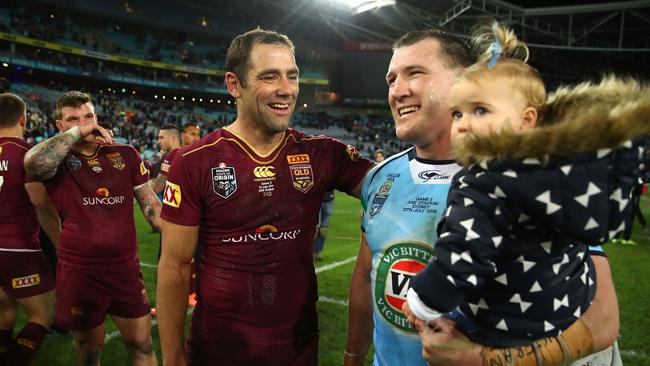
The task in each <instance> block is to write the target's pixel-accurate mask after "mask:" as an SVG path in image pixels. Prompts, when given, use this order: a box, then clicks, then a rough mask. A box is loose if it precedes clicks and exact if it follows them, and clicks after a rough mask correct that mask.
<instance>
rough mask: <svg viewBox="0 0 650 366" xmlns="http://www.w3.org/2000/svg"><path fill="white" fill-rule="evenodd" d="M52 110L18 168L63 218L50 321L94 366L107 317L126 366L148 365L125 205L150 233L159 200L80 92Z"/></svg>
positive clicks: (132, 155)
mask: <svg viewBox="0 0 650 366" xmlns="http://www.w3.org/2000/svg"><path fill="white" fill-rule="evenodd" d="M56 108H57V109H56V110H57V120H56V125H57V127H58V129H59V131H60V133H59V134H58V135H56V136H54V137H52V138H49V139H48V140H46V141H44V142H42V143H40V144H38V145H36V146H34V147H33V148H31V149H30V150H29V151H28V152H27V154H26V155H25V169H26V171H27V172H28V173H29V174H30V175H31V176H32V177H33V178H34V179H36V180H40V181H43V182H44V183H45V186H46V188H47V192H48V195H49V196H50V197H51V199H52V201H53V202H54V205H55V206H56V208H57V211H58V212H59V215H60V216H61V217H62V219H63V227H62V229H61V235H60V239H59V263H58V265H57V278H56V292H57V302H56V319H55V322H56V323H57V324H58V325H59V326H61V327H62V328H63V329H68V330H71V331H72V333H73V336H74V339H75V344H76V347H77V351H78V352H77V355H78V358H77V363H78V364H79V365H99V363H100V362H99V360H100V353H101V349H102V347H103V345H104V338H105V333H106V332H105V328H104V320H105V318H106V315H107V314H108V315H110V316H111V319H112V320H113V321H114V322H115V324H116V326H117V328H118V329H119V331H120V333H121V336H122V340H123V341H124V342H125V344H126V346H127V347H128V349H129V351H130V352H131V355H132V363H133V365H156V364H157V363H156V356H155V354H154V353H153V348H152V340H151V317H150V315H149V311H150V307H149V302H148V298H147V292H146V290H145V288H144V282H143V280H142V274H141V272H140V261H139V258H138V256H137V242H136V233H135V223H134V218H133V202H134V199H135V200H137V202H138V204H139V205H140V209H141V210H142V213H143V214H144V217H145V219H146V220H147V221H148V222H149V224H150V225H151V226H152V227H154V228H158V226H159V224H158V222H159V220H160V201H158V199H157V197H156V195H155V194H154V192H153V191H152V190H151V187H150V186H149V184H148V183H147V180H148V171H147V169H146V168H145V167H144V163H142V161H141V159H140V156H139V154H138V153H137V152H136V151H135V149H133V147H131V146H128V145H119V144H113V138H112V133H111V132H110V131H108V130H106V129H104V128H103V127H101V126H99V125H98V124H97V116H96V114H95V108H94V106H93V104H92V101H91V99H90V96H89V95H88V94H85V93H80V92H77V91H70V92H67V93H65V94H64V95H63V96H61V97H60V98H59V100H58V101H57V104H56Z"/></svg>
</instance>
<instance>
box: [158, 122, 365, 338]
mask: <svg viewBox="0 0 650 366" xmlns="http://www.w3.org/2000/svg"><path fill="white" fill-rule="evenodd" d="M372 164H373V163H372V162H370V161H368V160H365V159H363V158H360V157H359V154H358V152H357V151H356V150H355V149H354V148H353V147H351V146H347V145H345V144H343V143H341V142H339V141H337V140H334V139H331V138H328V137H325V136H310V135H305V134H303V133H301V132H298V131H295V130H293V129H289V130H288V132H287V133H286V134H285V136H284V138H283V140H282V142H281V143H280V144H279V146H278V147H277V148H276V149H274V150H273V151H272V152H271V153H270V154H268V155H267V156H260V155H259V154H257V153H256V152H255V150H254V149H252V148H251V147H250V146H248V145H247V144H246V143H245V142H244V141H243V140H241V139H240V138H238V137H237V136H235V135H234V134H232V133H231V132H229V131H226V130H224V129H219V130H217V131H215V132H213V133H211V134H209V135H208V136H206V137H204V138H202V139H201V140H200V141H199V142H197V143H195V144H193V145H191V146H189V147H185V148H182V149H181V151H180V152H179V154H178V156H177V157H176V159H175V160H174V162H173V163H172V167H171V169H170V172H169V176H168V178H167V186H166V187H165V191H164V198H163V203H165V204H164V205H163V210H162V215H161V216H162V217H163V218H164V219H165V220H168V221H170V222H173V223H176V224H180V225H188V226H195V225H200V232H199V239H198V240H199V243H200V245H201V246H202V250H203V262H202V263H203V264H202V267H201V271H200V272H199V280H198V288H199V291H198V292H197V293H198V306H200V307H202V308H203V309H205V312H206V313H208V314H210V317H211V318H212V320H213V323H212V326H214V327H216V328H217V329H218V333H215V340H214V341H215V342H226V343H228V342H236V343H254V344H266V345H268V344H275V343H283V342H287V340H292V339H296V338H300V337H308V336H314V335H315V334H317V332H318V324H317V314H316V300H317V286H316V275H315V273H314V265H313V260H312V243H313V240H314V235H315V229H316V224H317V222H318V213H319V209H320V205H321V201H322V199H323V195H324V193H325V192H327V191H328V190H331V189H338V190H341V191H347V192H349V191H351V190H352V189H353V188H354V187H355V186H356V185H357V184H359V183H360V182H361V180H362V179H363V177H364V176H365V173H366V172H367V170H368V169H369V168H370V167H371V166H372ZM215 324H216V326H215ZM193 326H194V325H193Z"/></svg>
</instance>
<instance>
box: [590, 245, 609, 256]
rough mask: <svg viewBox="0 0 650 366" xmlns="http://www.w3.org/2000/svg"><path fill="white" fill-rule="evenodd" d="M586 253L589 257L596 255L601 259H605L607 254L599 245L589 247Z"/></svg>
mask: <svg viewBox="0 0 650 366" xmlns="http://www.w3.org/2000/svg"><path fill="white" fill-rule="evenodd" d="M587 251H588V252H589V255H598V256H601V257H607V254H605V251H604V250H603V247H602V246H601V245H590V246H589V247H588V248H587Z"/></svg>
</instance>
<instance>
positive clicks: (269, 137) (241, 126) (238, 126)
mask: <svg viewBox="0 0 650 366" xmlns="http://www.w3.org/2000/svg"><path fill="white" fill-rule="evenodd" d="M224 129H226V130H227V131H229V132H232V133H233V134H235V135H237V137H239V138H241V139H242V140H244V142H246V144H248V146H249V147H250V148H252V149H253V150H255V152H256V153H257V154H258V155H260V156H266V155H267V154H269V153H270V152H271V151H273V150H274V149H275V148H276V147H277V146H278V144H279V143H280V141H282V137H284V131H282V132H277V133H273V134H269V133H268V132H266V131H264V130H262V129H260V128H256V127H254V126H253V123H245V122H243V121H242V120H241V119H240V118H239V117H237V119H236V120H235V121H234V122H233V123H231V124H230V125H228V126H226V127H224Z"/></svg>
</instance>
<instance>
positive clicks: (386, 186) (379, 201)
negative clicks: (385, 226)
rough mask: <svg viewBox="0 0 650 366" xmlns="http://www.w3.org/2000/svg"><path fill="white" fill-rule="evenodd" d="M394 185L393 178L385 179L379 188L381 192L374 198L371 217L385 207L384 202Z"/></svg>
mask: <svg viewBox="0 0 650 366" xmlns="http://www.w3.org/2000/svg"><path fill="white" fill-rule="evenodd" d="M392 187H393V182H392V180H390V179H389V180H387V181H385V182H384V183H383V184H382V185H381V187H380V188H379V192H377V193H376V194H375V196H374V197H373V198H372V204H371V206H370V217H373V216H375V215H377V214H378V213H379V211H381V209H382V208H383V207H384V203H386V200H387V199H388V191H390V189H391V188H392Z"/></svg>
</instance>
